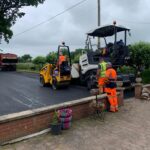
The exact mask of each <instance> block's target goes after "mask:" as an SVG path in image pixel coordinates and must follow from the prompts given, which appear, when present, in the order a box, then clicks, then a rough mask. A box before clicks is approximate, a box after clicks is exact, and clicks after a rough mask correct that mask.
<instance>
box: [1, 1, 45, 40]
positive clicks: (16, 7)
mask: <svg viewBox="0 0 150 150" xmlns="http://www.w3.org/2000/svg"><path fill="white" fill-rule="evenodd" d="M44 1H45V0H0V40H1V39H2V38H4V40H5V41H6V42H9V39H10V38H11V37H12V36H13V32H12V30H11V27H12V25H14V24H15V22H16V20H17V18H21V17H22V16H24V15H25V13H24V12H21V11H20V8H22V7H24V6H38V4H40V3H43V2H44Z"/></svg>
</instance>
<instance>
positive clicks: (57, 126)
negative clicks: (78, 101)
mask: <svg viewBox="0 0 150 150" xmlns="http://www.w3.org/2000/svg"><path fill="white" fill-rule="evenodd" d="M51 133H52V134H53V135H58V134H60V133H61V122H60V119H59V114H58V112H57V111H56V110H55V111H54V114H53V118H52V123H51Z"/></svg>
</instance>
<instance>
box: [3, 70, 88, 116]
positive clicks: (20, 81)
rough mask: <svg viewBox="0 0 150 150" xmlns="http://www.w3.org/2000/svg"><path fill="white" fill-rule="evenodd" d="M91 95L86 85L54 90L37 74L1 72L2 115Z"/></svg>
mask: <svg viewBox="0 0 150 150" xmlns="http://www.w3.org/2000/svg"><path fill="white" fill-rule="evenodd" d="M87 96H90V93H89V91H88V90H87V89H86V88H85V87H80V86H74V85H71V86H70V87H69V88H67V89H60V90H57V91H54V90H52V89H51V87H42V86H41V85H40V83H39V77H38V75H36V74H32V73H31V74H30V73H17V72H0V115H5V114H9V113H15V112H20V111H24V110H28V109H34V108H39V107H43V106H48V105H53V104H57V103H62V102H66V101H70V100H76V99H79V98H83V97H87Z"/></svg>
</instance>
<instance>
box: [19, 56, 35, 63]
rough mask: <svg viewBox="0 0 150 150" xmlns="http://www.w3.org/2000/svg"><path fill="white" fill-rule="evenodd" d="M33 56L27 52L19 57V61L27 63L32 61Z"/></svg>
mask: <svg viewBox="0 0 150 150" xmlns="http://www.w3.org/2000/svg"><path fill="white" fill-rule="evenodd" d="M31 61H32V57H31V56H30V55H29V54H25V55H23V56H21V57H19V62H22V63H26V62H31Z"/></svg>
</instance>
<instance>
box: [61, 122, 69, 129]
mask: <svg viewBox="0 0 150 150" xmlns="http://www.w3.org/2000/svg"><path fill="white" fill-rule="evenodd" d="M70 127H71V122H63V123H62V125H61V128H62V129H63V130H65V129H69V128H70Z"/></svg>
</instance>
